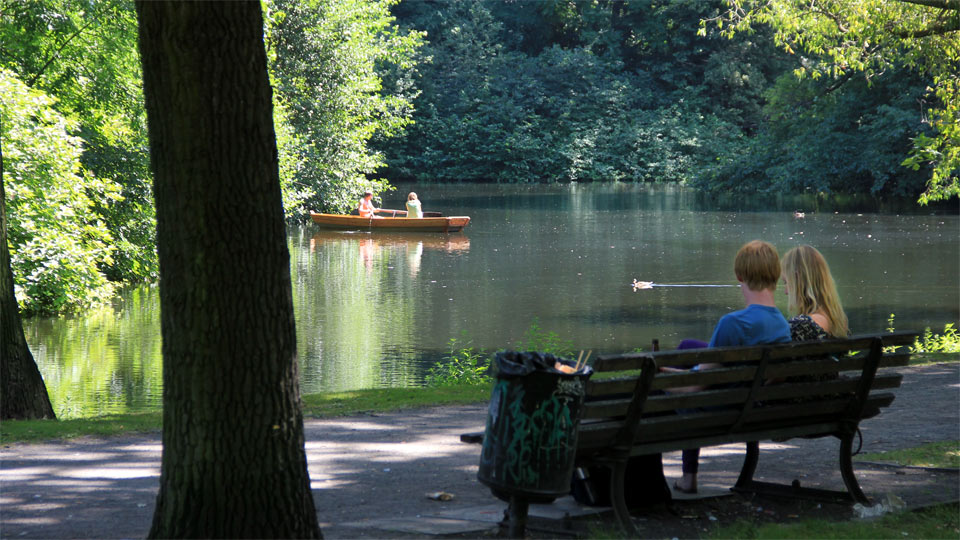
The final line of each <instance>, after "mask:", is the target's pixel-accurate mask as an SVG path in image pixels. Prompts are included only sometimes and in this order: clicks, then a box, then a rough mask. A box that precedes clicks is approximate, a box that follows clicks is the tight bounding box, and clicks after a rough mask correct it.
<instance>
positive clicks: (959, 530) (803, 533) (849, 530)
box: [710, 503, 960, 540]
mask: <svg viewBox="0 0 960 540" xmlns="http://www.w3.org/2000/svg"><path fill="white" fill-rule="evenodd" d="M958 537H960V504H958V503H950V504H942V505H937V506H931V507H928V508H925V509H922V510H917V511H914V512H900V513H896V514H887V515H885V516H883V517H881V518H879V519H871V520H852V521H844V522H839V523H838V522H834V521H826V520H821V519H810V520H802V521H798V522H795V523H790V524H780V523H765V524H757V523H749V522H746V521H738V522H737V523H735V524H733V525H730V526H727V527H721V528H718V529H717V530H716V531H713V532H712V533H711V534H710V538H751V539H753V538H755V539H770V538H809V539H815V538H851V539H860V538H862V539H864V540H873V539H878V538H897V539H899V540H903V539H905V538H930V539H939V538H958Z"/></svg>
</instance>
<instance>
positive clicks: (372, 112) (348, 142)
mask: <svg viewBox="0 0 960 540" xmlns="http://www.w3.org/2000/svg"><path fill="white" fill-rule="evenodd" d="M396 1H397V0H374V1H369V0H310V1H299V0H296V1H294V0H272V1H270V2H268V4H267V8H268V9H267V44H268V48H269V51H270V58H271V62H270V69H271V75H272V78H273V80H274V84H275V88H276V90H277V92H276V94H275V110H276V114H275V117H274V118H275V123H276V124H277V137H278V146H279V151H280V162H281V165H280V172H281V182H282V185H283V192H284V206H285V209H286V211H287V212H288V215H301V216H302V215H303V214H305V213H306V211H308V210H324V211H347V210H349V209H350V208H351V207H354V206H356V204H357V201H358V200H359V198H360V195H361V194H362V193H363V191H365V190H366V189H371V190H373V191H374V192H380V191H383V190H385V189H388V185H387V184H386V183H385V182H383V181H382V180H376V179H373V178H372V177H371V175H373V174H374V173H375V172H376V170H377V169H378V168H380V167H381V166H382V165H383V157H382V155H381V154H380V153H379V152H377V151H375V150H374V149H372V148H371V145H370V141H371V140H372V139H374V138H375V137H380V138H383V137H392V136H396V135H398V134H399V133H401V132H402V131H403V128H404V127H405V126H406V125H407V124H409V122H410V118H409V117H410V112H411V103H410V100H411V99H412V97H413V95H412V94H409V93H404V92H402V91H399V90H397V91H387V90H384V87H383V77H384V76H385V74H386V73H388V72H390V70H399V71H400V72H402V71H404V70H409V69H412V67H413V60H412V58H413V53H414V51H415V50H416V49H417V48H418V47H419V46H420V43H421V38H422V34H420V33H417V32H406V33H404V32H400V31H399V30H398V29H397V28H396V26H394V25H393V20H394V19H393V17H392V16H391V15H390V6H391V5H393V4H395V3H396ZM396 88H397V86H396V85H394V87H393V88H392V90H396Z"/></svg>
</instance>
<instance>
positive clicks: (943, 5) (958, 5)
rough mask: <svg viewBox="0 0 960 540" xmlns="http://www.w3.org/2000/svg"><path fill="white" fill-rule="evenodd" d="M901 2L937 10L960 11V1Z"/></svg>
mask: <svg viewBox="0 0 960 540" xmlns="http://www.w3.org/2000/svg"><path fill="white" fill-rule="evenodd" d="M900 2H903V3H904V4H914V5H918V6H927V7H932V8H937V9H950V10H954V11H960V0H900Z"/></svg>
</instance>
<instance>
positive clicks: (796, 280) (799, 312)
mask: <svg viewBox="0 0 960 540" xmlns="http://www.w3.org/2000/svg"><path fill="white" fill-rule="evenodd" d="M780 264H781V265H782V267H783V280H784V283H785V285H786V287H785V288H786V293H787V309H788V311H789V312H790V313H794V314H796V315H795V316H794V317H793V318H792V319H790V321H789V322H790V335H791V337H792V338H793V341H810V340H818V339H827V338H829V337H838V338H839V337H846V336H847V335H848V334H849V333H850V328H849V326H848V325H847V316H846V314H845V313H844V312H843V306H841V305H840V297H839V296H838V295H837V286H836V285H835V284H834V282H833V276H832V275H830V267H829V266H827V261H826V259H824V258H823V255H821V254H820V252H819V251H817V250H816V249H815V248H814V247H813V246H800V247H795V248H793V249H791V250H790V251H788V252H787V253H786V254H785V255H784V256H783V258H782V259H781V260H780Z"/></svg>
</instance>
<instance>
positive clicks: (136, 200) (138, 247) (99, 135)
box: [0, 0, 157, 281]
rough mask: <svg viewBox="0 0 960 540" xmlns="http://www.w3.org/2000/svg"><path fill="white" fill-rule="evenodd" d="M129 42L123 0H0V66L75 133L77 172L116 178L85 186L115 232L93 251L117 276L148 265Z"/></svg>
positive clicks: (145, 162)
mask: <svg viewBox="0 0 960 540" xmlns="http://www.w3.org/2000/svg"><path fill="white" fill-rule="evenodd" d="M136 42H137V24H136V14H135V12H134V8H133V2H132V1H130V0H102V1H98V2H95V3H77V2H71V1H67V0H44V1H30V2H24V1H20V0H0V44H2V45H0V67H2V68H6V69H7V70H9V71H10V72H12V73H13V74H14V75H15V76H16V77H17V78H18V79H19V80H20V81H22V82H23V83H24V84H25V85H26V86H28V87H29V88H31V89H33V90H37V91H40V92H43V93H45V94H46V95H48V96H51V97H53V98H55V100H54V102H53V103H52V104H51V105H50V107H52V108H54V109H56V110H57V111H58V112H59V113H60V114H61V115H63V116H64V117H66V118H69V119H70V122H71V124H70V128H69V133H70V135H72V136H75V137H79V138H80V139H81V140H82V148H83V151H82V153H81V154H80V161H81V163H82V165H83V168H84V170H85V173H84V174H85V175H86V176H91V177H95V178H99V179H100V180H99V181H100V182H102V183H104V184H107V185H110V186H116V187H118V188H119V193H118V194H119V195H120V196H119V197H116V196H113V195H112V194H111V195H108V196H97V195H93V194H91V195H90V197H91V200H92V201H93V211H94V212H95V213H96V214H97V215H99V218H100V220H101V221H103V223H104V225H105V226H106V227H107V228H108V229H109V230H110V231H111V233H112V235H113V240H114V242H113V246H112V247H113V250H112V251H113V253H112V257H111V258H109V259H108V258H103V257H100V258H99V265H100V268H101V270H102V271H103V272H104V274H105V275H106V276H108V277H109V278H110V279H112V280H117V281H143V280H150V279H153V278H155V277H156V275H157V255H156V247H155V245H156V240H155V237H154V235H155V231H154V230H155V222H154V215H155V214H154V209H153V196H152V192H151V186H150V182H151V177H150V173H149V158H148V155H147V151H146V148H147V134H146V115H145V112H144V107H143V92H142V90H141V82H140V81H141V75H140V59H139V55H138V54H137V48H136ZM87 189H89V186H88V188H87ZM110 189H111V191H112V192H115V191H116V190H114V189H113V188H112V187H111V188H110Z"/></svg>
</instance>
